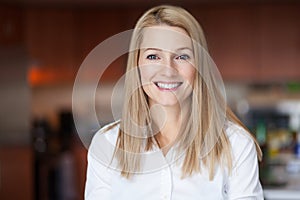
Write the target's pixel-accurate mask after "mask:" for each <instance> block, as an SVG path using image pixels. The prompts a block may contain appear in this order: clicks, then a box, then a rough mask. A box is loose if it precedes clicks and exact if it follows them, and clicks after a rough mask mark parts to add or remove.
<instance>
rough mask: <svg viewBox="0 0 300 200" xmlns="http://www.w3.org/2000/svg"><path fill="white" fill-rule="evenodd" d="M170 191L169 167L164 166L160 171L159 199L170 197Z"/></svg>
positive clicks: (166, 199)
mask: <svg viewBox="0 0 300 200" xmlns="http://www.w3.org/2000/svg"><path fill="white" fill-rule="evenodd" d="M171 193H172V174H171V170H170V167H169V166H168V167H166V168H164V169H163V170H162V171H161V193H160V196H161V199H163V200H168V199H171Z"/></svg>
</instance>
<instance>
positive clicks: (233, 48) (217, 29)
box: [193, 5, 260, 81]
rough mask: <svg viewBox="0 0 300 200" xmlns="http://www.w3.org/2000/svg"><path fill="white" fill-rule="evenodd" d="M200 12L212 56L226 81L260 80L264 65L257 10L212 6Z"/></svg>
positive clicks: (245, 7)
mask: <svg viewBox="0 0 300 200" xmlns="http://www.w3.org/2000/svg"><path fill="white" fill-rule="evenodd" d="M193 13H196V11H195V10H194V11H193ZM198 13H199V14H198V15H197V18H198V19H199V22H200V23H201V24H202V26H203V29H204V32H205V34H206V37H207V41H208V47H209V49H210V52H211V56H212V58H213V60H214V61H215V63H216V64H217V66H218V68H219V70H220V72H221V75H222V76H223V78H224V80H230V81H231V80H233V81H239V80H243V81H252V80H253V79H256V77H257V75H258V71H259V62H260V61H259V55H260V52H259V23H258V17H259V16H258V14H257V13H256V7H255V6H249V5H247V6H245V5H244V6H224V5H223V6H212V7H208V8H206V9H203V10H199V12H198Z"/></svg>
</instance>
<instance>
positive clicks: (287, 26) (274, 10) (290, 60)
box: [260, 4, 300, 81]
mask: <svg viewBox="0 0 300 200" xmlns="http://www.w3.org/2000/svg"><path fill="white" fill-rule="evenodd" d="M261 32H262V33H261V49H262V50H261V51H262V55H261V66H262V67H261V71H260V74H261V79H266V80H271V81H274V80H275V81H289V80H298V81H299V80H300V4H295V5H288V6H287V5H286V6H284V5H276V6H271V5H268V6H262V7H261Z"/></svg>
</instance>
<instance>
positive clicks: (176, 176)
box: [85, 6, 263, 199]
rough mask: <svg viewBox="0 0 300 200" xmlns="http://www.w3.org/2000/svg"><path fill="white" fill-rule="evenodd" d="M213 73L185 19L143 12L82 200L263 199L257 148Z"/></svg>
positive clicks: (97, 139) (166, 10)
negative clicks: (119, 103) (118, 108)
mask: <svg viewBox="0 0 300 200" xmlns="http://www.w3.org/2000/svg"><path fill="white" fill-rule="evenodd" d="M215 71H216V69H215V66H214V62H213V61H212V60H211V59H210V57H209V54H208V53H207V46H206V41H205V37H204V34H203V31H202V29H201V27H200V25H199V24H198V22H197V21H196V20H195V19H194V17H193V16H192V15H191V14H189V13H188V12H187V11H186V10H184V9H182V8H180V7H175V6H158V7H154V8H152V9H150V10H148V11H147V12H146V13H145V14H144V15H143V16H142V17H141V18H140V19H139V20H138V22H137V24H136V26H135V29H134V31H133V34H132V38H131V43H130V52H129V54H128V63H127V73H126V78H125V97H124V99H125V101H124V105H123V111H122V117H121V120H120V121H117V122H114V123H112V124H109V125H108V126H106V127H104V128H102V129H101V130H99V132H97V133H96V135H95V136H94V138H93V141H92V144H91V145H90V149H89V153H88V162H89V163H88V171H87V182H86V190H85V197H86V199H99V198H100V199H263V193H262V188H261V185H260V182H259V177H258V161H257V158H261V151H260V149H259V146H258V145H257V143H256V141H255V139H254V138H253V137H252V135H251V134H250V133H249V132H248V131H247V130H246V129H245V128H243V127H244V126H243V124H242V123H241V122H240V121H239V120H238V118H237V117H236V116H235V115H234V114H233V113H232V112H231V110H230V109H229V108H228V107H227V105H226V101H225V100H226V97H225V96H224V93H223V91H222V81H221V80H220V79H219V77H218V76H217V75H215ZM103 141H108V142H106V143H102V142H103ZM103 144H105V145H104V146H103ZM110 147H112V148H110ZM107 149H109V150H107Z"/></svg>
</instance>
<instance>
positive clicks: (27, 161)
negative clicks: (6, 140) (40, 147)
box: [0, 147, 34, 200]
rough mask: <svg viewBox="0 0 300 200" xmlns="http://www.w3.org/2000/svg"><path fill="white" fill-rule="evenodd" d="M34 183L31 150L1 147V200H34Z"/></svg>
mask: <svg viewBox="0 0 300 200" xmlns="http://www.w3.org/2000/svg"><path fill="white" fill-rule="evenodd" d="M33 182H34V181H33V154H32V150H31V148H30V147H1V148H0V199H24V200H31V199H33V197H34V188H33Z"/></svg>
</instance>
